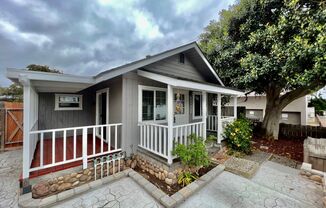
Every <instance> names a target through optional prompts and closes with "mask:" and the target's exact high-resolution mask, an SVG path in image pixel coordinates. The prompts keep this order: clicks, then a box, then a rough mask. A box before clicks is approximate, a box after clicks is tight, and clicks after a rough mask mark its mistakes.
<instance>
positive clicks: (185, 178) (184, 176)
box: [178, 171, 197, 187]
mask: <svg viewBox="0 0 326 208" xmlns="http://www.w3.org/2000/svg"><path fill="white" fill-rule="evenodd" d="M196 179H197V176H196V175H194V174H192V173H191V172H188V171H185V172H182V173H180V174H179V176H178V184H179V185H181V186H182V187H184V186H187V185H189V184H190V183H191V182H193V181H194V180H196Z"/></svg>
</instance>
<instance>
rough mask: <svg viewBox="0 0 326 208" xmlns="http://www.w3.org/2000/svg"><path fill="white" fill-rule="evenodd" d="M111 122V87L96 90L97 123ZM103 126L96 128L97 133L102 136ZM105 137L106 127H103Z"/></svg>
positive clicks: (104, 136)
mask: <svg viewBox="0 0 326 208" xmlns="http://www.w3.org/2000/svg"><path fill="white" fill-rule="evenodd" d="M108 123H109V89H103V90H100V91H97V92H96V125H101V124H108ZM101 134H102V132H101V128H96V135H97V136H98V137H101V136H102V135H101ZM103 138H106V128H105V127H104V128H103Z"/></svg>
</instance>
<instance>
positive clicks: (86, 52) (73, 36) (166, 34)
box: [0, 0, 235, 86]
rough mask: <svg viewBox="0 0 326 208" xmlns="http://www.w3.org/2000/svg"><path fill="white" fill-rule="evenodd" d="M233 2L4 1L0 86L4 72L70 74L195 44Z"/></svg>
mask: <svg viewBox="0 0 326 208" xmlns="http://www.w3.org/2000/svg"><path fill="white" fill-rule="evenodd" d="M234 1H235V0H231V1H228V0H222V1H215V0H201V1H200V0H178V1H175V0H165V1H153V0H98V1H95V0H85V1H80V0H70V1H41V0H39V1H37V0H28V1H27V0H25V1H24V0H2V1H1V6H0V86H6V85H8V84H10V81H9V80H7V79H6V78H5V73H4V72H5V69H6V68H8V67H9V68H10V67H13V68H24V67H26V66H27V65H28V64H31V63H35V64H46V65H49V66H50V67H55V68H58V69H61V70H63V71H64V73H70V74H83V75H95V74H96V73H98V72H100V71H102V70H106V69H109V68H111V67H114V66H117V65H121V64H125V63H127V62H130V61H133V60H136V59H139V58H142V57H144V56H146V55H147V54H153V53H158V52H160V51H163V50H167V49H169V48H173V47H176V46H178V45H181V44H184V43H187V42H190V41H194V40H197V38H198V36H199V34H200V33H201V32H202V30H203V28H204V27H205V26H206V25H207V24H208V23H209V21H210V20H211V19H213V18H214V19H216V18H217V16H218V12H219V11H220V10H221V9H225V8H227V7H228V6H229V5H230V4H232V3H234Z"/></svg>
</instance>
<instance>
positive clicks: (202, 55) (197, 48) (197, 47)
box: [195, 44, 225, 86]
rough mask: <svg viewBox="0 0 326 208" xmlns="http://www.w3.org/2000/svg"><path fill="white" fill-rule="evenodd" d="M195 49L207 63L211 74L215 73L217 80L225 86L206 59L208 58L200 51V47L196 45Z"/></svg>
mask: <svg viewBox="0 0 326 208" xmlns="http://www.w3.org/2000/svg"><path fill="white" fill-rule="evenodd" d="M195 49H196V51H197V53H198V54H199V55H200V57H201V58H202V59H203V61H204V62H205V64H206V66H207V67H208V68H209V70H211V72H212V73H213V75H214V76H215V78H216V79H217V80H218V81H219V82H220V84H221V85H222V86H225V85H224V83H223V82H222V80H221V79H220V77H219V76H218V75H217V73H216V71H215V70H214V69H213V67H212V66H211V64H210V63H209V62H208V60H207V59H206V57H205V56H204V54H203V53H202V51H201V50H200V48H199V46H198V45H197V44H196V47H195Z"/></svg>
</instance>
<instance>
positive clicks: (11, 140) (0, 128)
mask: <svg viewBox="0 0 326 208" xmlns="http://www.w3.org/2000/svg"><path fill="white" fill-rule="evenodd" d="M0 134H1V135H0V136H1V148H0V149H6V148H12V147H17V146H22V144H23V104H22V103H16V102H1V104H0Z"/></svg>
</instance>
